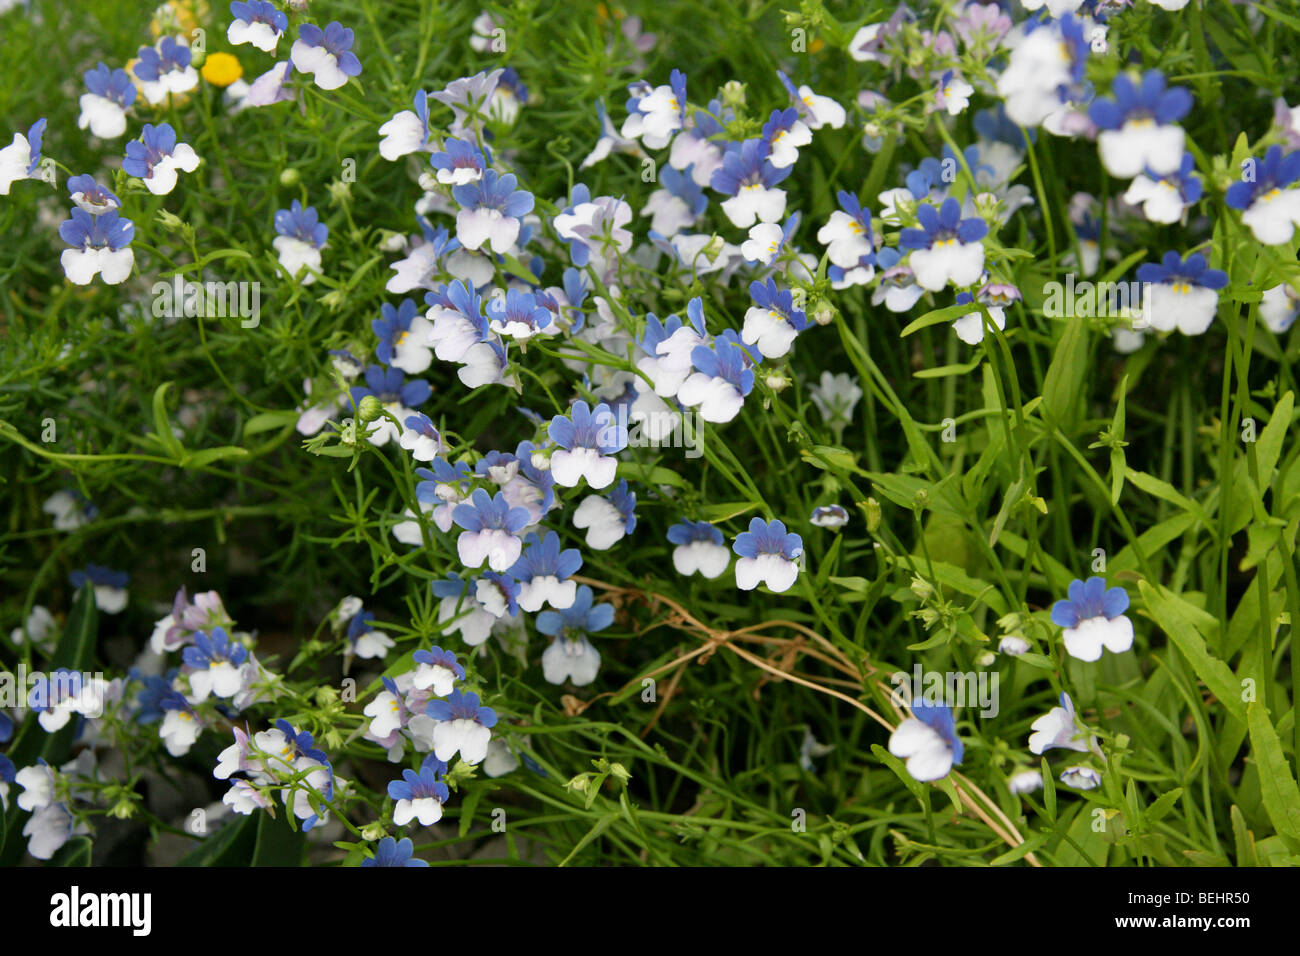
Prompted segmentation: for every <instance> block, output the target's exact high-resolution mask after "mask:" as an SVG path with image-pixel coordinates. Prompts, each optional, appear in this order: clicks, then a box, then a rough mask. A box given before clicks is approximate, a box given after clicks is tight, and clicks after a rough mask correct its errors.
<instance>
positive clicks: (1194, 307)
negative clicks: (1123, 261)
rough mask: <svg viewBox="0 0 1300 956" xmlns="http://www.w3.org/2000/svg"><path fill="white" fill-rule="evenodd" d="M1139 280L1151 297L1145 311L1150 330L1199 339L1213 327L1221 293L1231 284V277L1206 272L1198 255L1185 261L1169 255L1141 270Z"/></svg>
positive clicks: (1223, 273)
mask: <svg viewBox="0 0 1300 956" xmlns="http://www.w3.org/2000/svg"><path fill="white" fill-rule="evenodd" d="M1137 277H1138V280H1139V281H1140V282H1142V283H1143V295H1145V296H1147V297H1149V301H1148V302H1147V303H1146V305H1145V311H1146V313H1147V315H1148V316H1149V317H1150V321H1151V327H1152V328H1155V329H1157V330H1159V331H1161V332H1171V331H1173V330H1174V329H1175V328H1176V329H1178V331H1180V332H1182V333H1183V334H1184V335H1200V334H1201V333H1203V332H1204V331H1205V330H1206V329H1208V328H1209V327H1210V324H1211V323H1212V322H1213V321H1214V315H1215V312H1216V311H1217V310H1218V306H1219V291H1218V290H1219V289H1222V288H1223V287H1224V286H1226V285H1227V284H1228V274H1227V273H1226V272H1223V271H1221V270H1219V269H1210V268H1207V267H1206V262H1205V256H1203V255H1201V254H1200V253H1199V252H1194V253H1192V254H1191V255H1189V256H1188V257H1187V258H1186V259H1183V258H1181V257H1180V256H1179V255H1178V253H1176V252H1166V253H1165V255H1164V258H1163V259H1162V260H1161V262H1160V265H1156V264H1155V263H1152V262H1147V263H1144V264H1142V265H1140V266H1138V270H1137Z"/></svg>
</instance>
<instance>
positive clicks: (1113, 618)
mask: <svg viewBox="0 0 1300 956" xmlns="http://www.w3.org/2000/svg"><path fill="white" fill-rule="evenodd" d="M1126 610H1128V592H1127V591H1125V590H1124V589H1123V588H1119V587H1116V588H1109V589H1108V588H1107V587H1106V581H1105V579H1104V578H1097V577H1092V578H1088V580H1087V581H1080V580H1075V581H1071V582H1070V588H1069V597H1068V598H1067V599H1065V600H1061V601H1057V602H1056V603H1055V604H1053V605H1052V623H1053V624H1056V625H1057V626H1058V627H1063V628H1065V633H1064V635H1063V637H1064V640H1065V649H1066V651H1067V652H1068V653H1069V654H1070V656H1071V657H1075V658H1077V659H1079V660H1081V661H1095V660H1099V659H1100V658H1101V652H1102V648H1105V649H1106V650H1109V651H1110V652H1111V653H1112V654H1122V653H1124V652H1125V651H1127V650H1128V649H1129V648H1130V647H1132V646H1133V622H1132V621H1130V620H1129V619H1128V617H1127V616H1125V614H1124V612H1125V611H1126Z"/></svg>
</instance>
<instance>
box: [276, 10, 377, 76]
mask: <svg viewBox="0 0 1300 956" xmlns="http://www.w3.org/2000/svg"><path fill="white" fill-rule="evenodd" d="M289 60H290V62H292V63H293V68H294V69H295V70H297V71H299V72H300V73H309V74H311V77H312V79H314V80H315V81H316V85H317V86H319V87H320V88H321V89H322V90H337V89H338V88H339V87H340V86H342V85H343V84H344V83H346V82H347V81H348V78H349V77H353V76H360V75H361V61H360V60H358V59H357V55H356V54H355V53H353V52H352V31H351V30H349V29H348V28H347V27H345V26H343V24H341V23H339V22H338V21H337V20H333V21H331V22H330V23H328V24H326V26H325V29H324V30H322V29H321V28H320V27H318V26H316V25H315V24H314V23H302V24H299V25H298V39H296V40H294V41H293V46H292V47H291V48H290V50H289Z"/></svg>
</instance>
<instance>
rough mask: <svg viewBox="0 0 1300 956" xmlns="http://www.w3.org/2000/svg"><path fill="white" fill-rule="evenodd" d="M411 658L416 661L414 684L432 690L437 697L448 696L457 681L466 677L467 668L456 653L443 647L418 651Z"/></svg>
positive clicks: (420, 688) (419, 687) (422, 688)
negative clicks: (458, 659)
mask: <svg viewBox="0 0 1300 956" xmlns="http://www.w3.org/2000/svg"><path fill="white" fill-rule="evenodd" d="M411 660H413V661H414V662H415V674H414V676H413V677H412V679H411V684H412V686H413V687H415V688H416V689H418V690H431V691H433V695H434V696H435V697H446V696H447V695H448V694H450V693H451V692H452V690H454V689H455V686H456V681H458V680H464V679H465V668H464V667H462V666H461V665H460V663H459V662H458V661H457V660H456V655H455V654H453V653H452V652H451V651H444V650H443V649H442V648H441V647H431V648H430V649H429V650H427V651H416V652H415V653H414V654H413V655H412V657H411Z"/></svg>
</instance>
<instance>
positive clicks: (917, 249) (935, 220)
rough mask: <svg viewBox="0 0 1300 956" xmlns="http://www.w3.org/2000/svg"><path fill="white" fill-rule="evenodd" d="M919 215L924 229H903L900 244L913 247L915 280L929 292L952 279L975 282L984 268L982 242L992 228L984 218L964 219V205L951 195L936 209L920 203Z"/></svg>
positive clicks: (952, 281)
mask: <svg viewBox="0 0 1300 956" xmlns="http://www.w3.org/2000/svg"><path fill="white" fill-rule="evenodd" d="M916 218H917V219H918V220H919V222H920V225H921V228H919V229H913V228H908V229H904V230H903V231H902V232H901V233H900V234H899V239H898V244H899V247H900V248H902V249H911V250H912V254H911V256H910V262H911V265H912V271H913V273H914V274H915V275H916V283H917V285H919V286H920V287H921V288H923V289H926V290H928V291H930V292H938V291H939V290H940V289H942V288H943V287H944V286H945V285H947V284H948V283H949V282H951V283H952V284H953V285H958V286H964V285H972V284H974V283H975V282H976V281H978V280H979V277H980V274H981V273H982V272H983V271H984V246H983V244H982V243H981V242H980V240H981V239H983V238H984V236H985V235H987V234H988V231H989V227H988V225H987V224H986V223H985V222H984V220H983V219H978V218H970V219H962V218H961V205H960V204H959V203H958V202H957V200H955V199H952V198H948V199H945V200H944V201H943V205H942V206H940V207H939V209H938V210H936V209H935V208H934V207H933V206H931V205H923V206H918V207H917V209H916Z"/></svg>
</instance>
